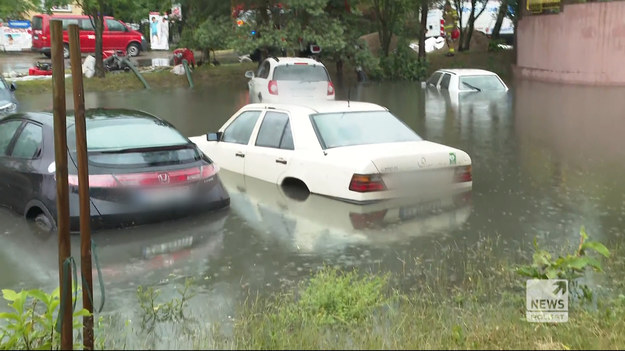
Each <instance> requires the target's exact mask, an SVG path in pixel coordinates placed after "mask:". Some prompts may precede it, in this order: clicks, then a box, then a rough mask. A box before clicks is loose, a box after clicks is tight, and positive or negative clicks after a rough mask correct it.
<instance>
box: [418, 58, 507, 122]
mask: <svg viewBox="0 0 625 351" xmlns="http://www.w3.org/2000/svg"><path fill="white" fill-rule="evenodd" d="M425 85H426V95H427V99H426V100H427V102H428V103H434V102H437V103H442V102H443V101H447V103H449V104H450V105H451V106H453V107H461V106H462V107H463V108H466V109H469V110H470V109H474V110H476V111H479V110H481V109H491V108H493V107H497V108H498V109H501V111H502V113H505V112H504V110H505V109H506V108H508V105H509V100H510V97H509V96H508V95H509V94H508V87H507V86H506V83H504V81H503V80H502V79H501V78H500V77H499V76H498V75H497V74H496V73H493V72H490V71H485V70H482V69H468V68H460V69H458V68H455V69H439V70H437V71H436V72H434V73H432V75H431V76H430V78H429V79H428V80H427V81H426V82H425Z"/></svg>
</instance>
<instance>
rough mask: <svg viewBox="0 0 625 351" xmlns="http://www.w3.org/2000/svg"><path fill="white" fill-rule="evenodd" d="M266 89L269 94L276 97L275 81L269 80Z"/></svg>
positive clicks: (276, 86)
mask: <svg viewBox="0 0 625 351" xmlns="http://www.w3.org/2000/svg"><path fill="white" fill-rule="evenodd" d="M267 89H268V90H269V94H271V95H278V82H277V81H275V80H270V81H269V84H268V85H267Z"/></svg>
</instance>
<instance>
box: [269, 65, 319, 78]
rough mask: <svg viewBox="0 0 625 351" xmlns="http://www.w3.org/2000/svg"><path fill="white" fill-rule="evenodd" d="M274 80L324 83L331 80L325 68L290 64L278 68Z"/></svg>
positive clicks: (275, 70) (274, 72)
mask: <svg viewBox="0 0 625 351" xmlns="http://www.w3.org/2000/svg"><path fill="white" fill-rule="evenodd" d="M273 79H274V80H296V81H303V82H323V81H328V80H330V79H329V78H328V72H327V71H326V69H325V68H324V67H323V66H317V65H308V64H304V65H298V64H294V65H291V64H288V65H283V66H277V67H276V68H275V69H274V71H273Z"/></svg>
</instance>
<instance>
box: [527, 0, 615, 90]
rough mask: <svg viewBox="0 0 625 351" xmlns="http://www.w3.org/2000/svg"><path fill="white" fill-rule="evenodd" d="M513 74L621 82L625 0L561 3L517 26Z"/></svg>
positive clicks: (598, 82)
mask: <svg viewBox="0 0 625 351" xmlns="http://www.w3.org/2000/svg"><path fill="white" fill-rule="evenodd" d="M517 49H518V50H517V66H516V67H515V74H516V75H517V76H520V77H521V78H529V79H534V80H542V81H551V82H563V83H575V84H588V85H622V86H625V1H614V2H593V3H585V4H571V5H565V6H564V7H563V11H562V12H561V13H559V14H553V15H536V16H524V17H523V18H522V19H521V20H520V21H519V24H518V33H517Z"/></svg>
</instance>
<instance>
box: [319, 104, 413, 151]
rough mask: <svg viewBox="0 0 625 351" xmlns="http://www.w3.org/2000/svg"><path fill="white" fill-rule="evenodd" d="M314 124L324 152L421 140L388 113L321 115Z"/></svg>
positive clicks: (369, 112) (368, 112)
mask: <svg viewBox="0 0 625 351" xmlns="http://www.w3.org/2000/svg"><path fill="white" fill-rule="evenodd" d="M311 120H312V123H313V126H314V128H315V131H316V132H317V136H318V138H319V142H320V143H321V146H322V147H323V148H324V149H330V148H334V147H341V146H352V145H366V144H382V143H397V142H406V141H419V140H421V137H419V135H417V133H415V132H414V131H413V130H412V129H410V128H408V126H406V125H405V124H404V123H403V122H401V121H400V120H399V119H397V117H395V116H393V114H391V113H390V112H388V111H367V112H341V113H321V114H316V115H312V116H311Z"/></svg>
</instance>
